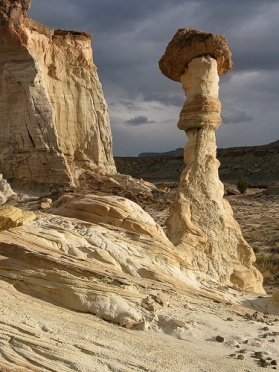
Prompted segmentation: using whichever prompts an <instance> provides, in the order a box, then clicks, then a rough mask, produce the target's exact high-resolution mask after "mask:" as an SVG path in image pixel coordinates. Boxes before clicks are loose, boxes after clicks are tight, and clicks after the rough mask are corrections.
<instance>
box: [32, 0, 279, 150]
mask: <svg viewBox="0 0 279 372" xmlns="http://www.w3.org/2000/svg"><path fill="white" fill-rule="evenodd" d="M278 13H279V2H278V0H268V1H262V0H245V1H239V2H236V1H235V0H226V1H224V0H210V1H208V0H152V1H150V0H142V1H131V0H117V1H115V0H102V1H100V0H79V1H76V0H59V1H56V0H48V1H47V2H46V1H45V0H36V1H33V3H32V8H31V11H30V13H29V15H30V16H31V17H33V18H34V19H36V20H38V21H40V22H43V23H45V24H47V25H48V26H50V27H53V28H66V29H78V30H84V31H87V32H89V33H91V34H92V35H93V41H92V44H93V57H94V61H95V63H96V65H97V67H98V74H99V77H100V80H101V82H102V85H103V89H104V93H105V98H106V100H107V102H108V103H109V109H110V112H111V118H112V119H111V125H112V130H113V134H114V151H115V153H116V154H118V155H137V154H138V153H140V152H142V151H143V146H144V151H153V150H155V148H156V151H158V148H159V147H160V146H161V148H162V151H168V150H172V149H173V148H172V147H182V146H183V145H184V143H185V141H186V137H185V136H183V133H182V135H181V133H180V131H178V129H177V128H176V126H175V124H174V125H172V124H170V123H176V122H177V119H178V115H179V111H180V109H181V107H182V104H183V102H184V100H185V96H184V92H183V91H182V88H181V85H180V84H179V83H175V82H173V81H171V80H169V79H167V78H166V77H164V76H163V75H162V74H161V72H160V70H159V68H158V61H159V59H160V58H161V56H162V54H163V53H164V51H165V48H166V46H167V44H168V42H169V41H170V40H171V38H172V37H173V35H174V34H175V32H176V31H177V29H178V28H181V27H192V28H197V29H202V30H205V31H209V32H213V33H217V34H221V35H223V36H225V37H226V38H227V40H228V44H229V47H230V49H231V50H232V58H233V61H234V64H235V66H234V68H233V69H232V70H231V71H230V72H229V73H228V74H227V75H225V76H222V77H221V80H220V88H221V89H220V98H221V101H222V103H223V113H222V116H223V122H224V123H225V124H226V125H223V126H221V127H220V128H219V129H218V131H217V137H218V146H219V147H228V146H238V145H239V144H241V145H249V144H253V145H255V144H257V143H259V144H262V143H268V142H269V141H270V140H271V141H274V140H277V139H278V138H279V134H278V127H277V126H278V115H279V112H278V111H279V110H278V101H279V91H278V86H279V85H278V84H279V48H278V47H277V40H276V35H277V34H278V30H279V17H278ZM232 107H233V109H232ZM140 110H142V111H140ZM143 110H144V113H145V115H146V118H149V117H152V118H154V120H156V126H155V125H153V126H152V125H151V126H148V125H146V126H145V125H142V124H146V122H145V123H144V122H143V123H136V122H135V123H133V122H132V123H127V122H126V123H125V125H123V121H122V124H121V125H122V127H123V128H124V129H125V130H126V132H125V136H124V134H123V132H121V131H120V129H119V125H120V124H119V122H120V120H119V118H121V117H122V118H123V117H126V118H129V117H131V118H132V119H130V120H134V119H136V118H137V117H139V116H138V114H139V112H143ZM115 118H117V120H116V119H115ZM128 121H129V120H128ZM147 122H148V119H147ZM167 123H169V124H167ZM235 123H239V125H241V124H242V123H243V124H245V125H244V126H243V127H242V131H241V133H239V130H238V128H239V125H233V124H235ZM263 123H264V124H263ZM160 125H161V127H160ZM244 127H245V129H244ZM149 128H152V129H153V130H154V131H155V130H158V131H159V133H157V135H156V136H155V135H154V136H153V135H148V136H147V135H146V133H145V134H144V133H143V131H144V130H145V131H148V130H149ZM130 129H131V130H130ZM218 132H220V134H218ZM135 135H136V138H141V136H142V141H138V140H136V139H135V137H134V136H135ZM129 136H130V137H129ZM123 138H125V139H126V140H127V138H130V140H128V142H130V143H134V145H131V146H130V147H129V148H128V147H125V146H123V140H122V139H123ZM157 138H158V142H157ZM170 138H173V139H172V140H170ZM159 139H160V140H159ZM243 141H247V142H246V143H243Z"/></svg>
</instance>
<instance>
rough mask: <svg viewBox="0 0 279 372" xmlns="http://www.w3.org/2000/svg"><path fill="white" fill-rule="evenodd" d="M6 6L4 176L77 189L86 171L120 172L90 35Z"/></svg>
mask: <svg viewBox="0 0 279 372" xmlns="http://www.w3.org/2000/svg"><path fill="white" fill-rule="evenodd" d="M28 7H29V2H28V1H16V2H11V1H2V2H1V3H0V9H1V17H0V22H1V23H0V31H1V32H0V171H1V172H2V173H3V174H4V177H5V178H7V179H9V180H12V179H19V180H23V181H34V182H37V183H52V184H53V183H56V184H76V183H77V180H78V178H79V175H80V173H81V172H82V171H83V169H90V170H93V171H98V172H101V173H106V174H113V173H115V172H116V171H115V166H114V161H113V157H112V137H111V130H110V123H109V117H108V110H107V105H106V102H105V99H104V96H103V91H102V87H101V84H100V81H99V78H98V74H97V69H96V66H95V65H94V63H93V59H92V49H91V37H90V35H88V34H86V33H84V32H74V31H63V30H51V29H49V28H47V27H45V26H43V25H41V24H39V23H37V22H35V21H33V20H31V19H29V18H26V12H27V10H28Z"/></svg>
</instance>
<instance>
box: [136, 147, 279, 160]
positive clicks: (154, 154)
mask: <svg viewBox="0 0 279 372" xmlns="http://www.w3.org/2000/svg"><path fill="white" fill-rule="evenodd" d="M278 146H279V145H278ZM183 151H184V149H183V148H182V147H178V148H177V149H176V150H172V151H167V152H142V153H140V154H139V158H150V157H151V158H153V157H160V158H162V157H165V156H177V155H183Z"/></svg>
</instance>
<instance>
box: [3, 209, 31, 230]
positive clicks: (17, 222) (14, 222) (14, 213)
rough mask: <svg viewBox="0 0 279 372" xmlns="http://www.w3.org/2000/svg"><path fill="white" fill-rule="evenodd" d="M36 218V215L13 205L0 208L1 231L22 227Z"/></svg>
mask: <svg viewBox="0 0 279 372" xmlns="http://www.w3.org/2000/svg"><path fill="white" fill-rule="evenodd" d="M35 218H36V214H35V213H33V212H30V211H23V210H22V209H20V208H16V207H13V206H12V205H5V206H1V207H0V231H2V230H7V229H10V228H12V227H17V226H22V225H25V224H27V223H28V222H30V221H33V220H34V219H35Z"/></svg>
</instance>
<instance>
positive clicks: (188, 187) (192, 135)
mask: <svg viewBox="0 0 279 372" xmlns="http://www.w3.org/2000/svg"><path fill="white" fill-rule="evenodd" d="M210 35H211V36H212V34H205V35H203V34H201V32H200V31H197V33H196V35H195V33H194V30H190V31H189V30H187V29H186V30H184V31H181V30H180V31H179V32H178V33H177V34H176V36H175V37H174V39H173V40H172V41H171V42H170V46H169V47H168V48H167V49H166V54H165V55H164V56H163V57H162V59H161V61H164V63H163V73H165V72H166V71H167V68H168V66H167V65H165V64H167V63H169V64H170V66H169V68H170V69H171V71H170V72H168V73H169V77H171V78H173V77H174V76H175V75H176V74H179V76H180V81H181V83H182V85H183V89H184V91H185V95H186V97H187V100H186V102H185V104H184V106H183V109H182V111H181V113H180V117H179V121H178V127H179V129H182V130H184V131H185V132H186V134H187V136H188V138H189V141H188V143H187V144H186V146H185V150H184V159H185V163H186V164H187V166H186V168H185V169H184V171H183V172H182V175H181V179H180V185H179V188H178V191H177V196H176V200H175V202H174V203H173V205H172V206H171V208H170V216H169V218H168V219H167V221H166V225H167V230H168V232H167V235H168V237H169V238H170V240H171V241H172V242H173V243H174V244H175V246H176V248H177V249H178V250H179V251H180V252H181V254H182V255H183V256H184V257H185V259H186V260H187V262H188V263H189V264H191V265H192V267H193V268H194V269H196V270H201V271H204V272H206V273H208V274H210V275H211V276H213V277H215V278H216V279H217V280H220V281H221V282H223V283H226V284H229V285H235V286H237V287H238V288H241V289H246V290H250V291H255V292H264V290H263V288H262V276H261V274H260V272H259V271H258V270H257V269H256V268H255V267H253V262H254V261H255V255H254V253H253V250H252V248H251V247H250V246H249V245H248V243H247V242H246V241H245V240H244V238H243V236H242V233H241V231H240V227H239V225H238V223H237V222H236V221H235V219H234V218H233V212H232V209H231V207H230V205H229V204H228V202H227V201H226V200H224V198H223V195H224V187H223V184H222V183H221V182H220V180H219V175H218V167H219V161H218V160H217V158H216V137H215V130H216V129H217V128H218V126H219V125H220V124H221V118H220V111H221V103H220V101H219V99H218V92H219V86H218V82H219V75H220V74H222V73H224V72H226V71H227V70H228V69H229V68H230V67H231V66H232V62H231V60H230V55H231V54H230V52H229V50H228V47H227V45H226V44H224V40H225V39H224V38H221V37H219V38H218V37H211V36H210ZM216 40H217V41H218V40H219V41H220V40H221V43H218V42H217V44H216V43H215V41H216ZM181 46H183V52H184V55H183V54H181ZM194 46H195V47H196V48H194ZM215 48H216V53H215ZM169 53H170V55H169ZM176 54H177V58H178V60H180V64H178V65H177V66H174V65H173V64H172V61H173V60H174V59H175V55H176ZM200 54H204V55H202V56H200ZM213 57H215V58H213ZM183 58H184V66H187V67H186V68H185V69H184V71H183V72H182V71H181V66H182V64H183V63H182V62H183ZM189 58H192V60H191V61H189ZM220 61H221V62H220ZM220 63H221V65H220ZM161 65H162V62H161V64H160V66H161ZM224 66H226V67H225V68H224Z"/></svg>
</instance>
